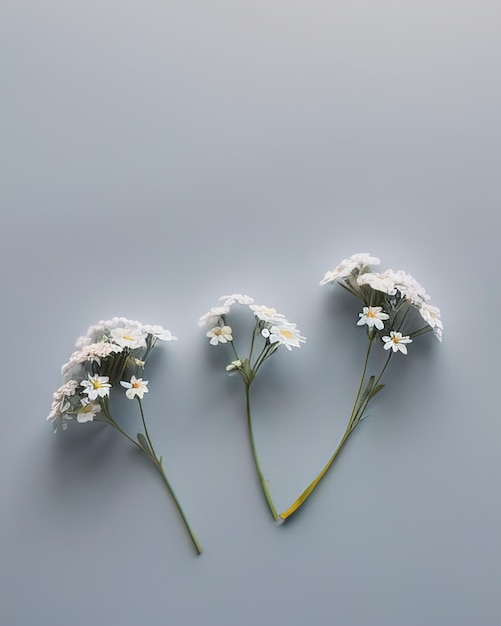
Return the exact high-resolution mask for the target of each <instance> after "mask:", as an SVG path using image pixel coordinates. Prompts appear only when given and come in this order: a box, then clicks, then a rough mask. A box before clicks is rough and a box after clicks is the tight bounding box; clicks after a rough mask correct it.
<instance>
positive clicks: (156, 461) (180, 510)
mask: <svg viewBox="0 0 501 626" xmlns="http://www.w3.org/2000/svg"><path fill="white" fill-rule="evenodd" d="M136 397H137V396H136ZM137 400H138V403H139V409H140V411H141V420H142V422H143V427H144V434H145V435H146V440H147V441H148V445H149V446H150V449H151V454H149V453H148V451H147V450H145V449H144V448H143V446H141V445H140V444H139V442H137V441H136V440H134V439H132V437H130V436H129V435H128V434H127V433H126V432H125V430H123V428H121V427H120V426H119V425H118V424H117V423H116V422H115V420H114V419H113V418H112V416H111V413H110V411H109V408H108V403H107V402H106V401H103V402H102V403H101V406H102V408H103V413H104V414H105V415H106V419H105V420H103V419H96V420H94V421H98V422H104V423H106V424H110V426H113V428H115V429H116V430H118V432H119V433H121V434H122V435H123V436H124V437H125V438H126V439H128V440H129V441H130V442H131V443H133V444H134V445H135V446H136V447H137V448H139V450H141V452H142V453H143V454H144V455H145V456H146V457H147V458H148V459H149V460H150V461H151V462H152V463H153V465H154V466H155V467H156V468H157V470H158V472H159V473H160V476H161V477H162V480H163V482H164V484H165V486H166V487H167V490H168V492H169V494H170V496H171V498H172V500H173V501H174V504H175V505H176V508H177V510H178V513H179V515H180V517H181V519H182V521H183V523H184V526H185V528H186V530H187V532H188V534H189V536H190V539H191V541H192V543H193V546H194V547H195V550H196V551H197V554H202V552H203V548H202V546H201V544H200V542H199V541H198V539H197V537H196V535H195V533H194V532H193V530H192V528H191V526H190V523H189V522H188V518H187V517H186V514H185V512H184V510H183V508H182V506H181V503H180V502H179V500H178V499H177V496H176V493H175V492H174V489H173V488H172V485H171V484H170V482H169V480H168V478H167V475H166V474H165V471H164V468H163V467H162V458H158V457H157V455H156V453H155V450H154V448H153V444H152V443H151V439H150V435H149V433H148V428H147V426H146V420H145V418H144V412H143V406H142V403H141V400H140V398H137Z"/></svg>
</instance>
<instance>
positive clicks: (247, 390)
mask: <svg viewBox="0 0 501 626" xmlns="http://www.w3.org/2000/svg"><path fill="white" fill-rule="evenodd" d="M245 404H246V410H247V424H248V426H249V439H250V444H251V449H252V456H253V458H254V465H255V466H256V471H257V475H258V477H259V482H260V483H261V488H262V490H263V494H264V497H265V498H266V502H267V504H268V507H269V509H270V511H271V514H272V516H273V519H274V520H275V522H278V521H279V520H280V517H279V516H278V513H277V510H276V509H275V505H274V504H273V500H272V498H271V494H270V490H269V489H268V484H267V482H266V479H265V477H264V474H263V471H262V469H261V464H260V463H259V458H258V455H257V449H256V443H255V441H254V432H253V429H252V417H251V409H250V384H248V383H246V384H245Z"/></svg>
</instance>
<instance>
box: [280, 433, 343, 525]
mask: <svg viewBox="0 0 501 626" xmlns="http://www.w3.org/2000/svg"><path fill="white" fill-rule="evenodd" d="M352 432H353V429H351V428H350V425H348V427H347V428H346V430H345V432H344V435H343V437H342V438H341V441H340V442H339V444H338V446H337V448H336V449H335V450H334V454H333V455H332V456H331V458H330V459H329V460H328V461H327V463H326V464H325V466H324V468H323V469H322V471H321V472H320V474H319V475H318V476H317V477H316V478H315V480H314V481H313V482H311V483H310V484H309V485H308V487H306V489H305V490H304V491H303V493H302V494H301V495H300V496H299V498H297V499H296V500H295V501H294V502H293V503H292V504H291V505H290V507H289V508H288V509H287V510H286V511H284V512H283V513H280V518H281V519H283V520H286V519H287V518H288V517H290V516H291V515H292V514H293V513H295V512H296V511H297V510H298V509H299V507H300V506H301V505H302V504H303V502H304V501H305V500H306V499H307V498H308V496H309V495H310V494H311V493H312V492H313V490H314V489H315V488H316V486H317V485H318V483H319V482H320V481H321V480H322V478H323V477H324V476H325V474H326V473H327V470H328V469H329V468H330V466H331V465H332V464H333V463H334V461H335V460H336V457H337V455H338V454H339V453H340V452H341V449H342V448H343V446H344V444H345V443H346V441H347V440H348V437H349V436H350V435H351V433H352Z"/></svg>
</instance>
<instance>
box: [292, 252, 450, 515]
mask: <svg viewBox="0 0 501 626" xmlns="http://www.w3.org/2000/svg"><path fill="white" fill-rule="evenodd" d="M379 263H380V261H379V259H378V258H377V257H372V256H370V255H369V254H366V253H362V254H355V255H353V256H352V257H350V258H349V259H345V260H343V261H342V262H341V263H340V264H339V265H338V266H337V267H336V268H335V269H334V270H331V271H329V272H327V273H326V274H325V276H324V278H323V279H322V280H321V282H320V284H321V285H324V284H327V283H331V282H337V283H338V284H339V285H340V286H341V287H343V288H344V289H346V290H347V291H348V292H349V293H351V294H352V295H354V296H355V297H356V298H358V299H359V300H361V301H362V303H363V305H364V306H363V308H362V312H361V313H359V320H358V322H357V326H366V329H367V337H368V339H369V345H368V348H367V352H366V356H365V361H364V366H363V371H362V376H361V379H360V384H359V386H358V391H357V394H356V396H355V402H354V404H353V409H352V411H351V414H350V418H349V420H348V424H347V426H346V430H345V432H344V434H343V436H342V438H341V440H340V442H339V443H338V445H337V447H336V449H335V450H334V452H333V454H332V456H331V457H330V458H329V460H328V461H327V463H326V464H325V465H324V467H323V468H322V470H321V471H320V473H319V474H318V476H317V477H316V478H315V479H314V480H313V481H312V482H311V483H310V484H309V485H308V486H307V487H306V489H305V490H304V491H303V492H302V493H301V494H300V496H299V497H298V498H297V499H296V500H295V501H294V502H293V503H292V504H291V505H290V506H289V508H288V509H286V510H285V511H284V512H283V513H281V514H280V518H281V519H282V520H287V519H288V518H289V517H291V515H293V514H294V513H296V511H298V509H299V508H300V507H301V506H302V505H303V504H304V502H305V501H306V500H307V499H308V498H309V497H310V495H311V494H312V493H313V491H314V490H315V489H316V488H317V486H318V485H319V483H320V482H321V480H322V478H323V477H324V476H325V475H326V474H327V472H328V470H329V469H330V468H331V467H332V465H333V463H334V461H335V460H336V458H337V457H338V455H339V453H340V452H341V450H342V449H343V447H344V444H345V443H346V442H347V441H348V439H349V437H350V435H351V434H352V433H353V431H354V430H355V429H356V427H357V426H358V424H359V423H360V422H361V420H362V419H363V416H364V412H365V410H366V408H367V406H368V404H369V402H370V401H371V399H372V398H373V397H374V396H375V395H376V394H377V393H378V392H379V391H380V390H381V389H383V387H384V385H382V384H381V383H380V381H381V379H382V377H383V374H384V373H385V371H386V368H387V367H388V364H389V362H390V359H391V357H392V355H393V354H395V353H400V354H403V355H406V354H407V346H408V345H409V344H411V343H412V341H413V339H414V338H415V337H418V336H419V335H421V334H423V333H425V332H428V331H433V333H434V334H435V336H436V337H437V338H438V339H439V340H440V341H441V340H442V331H443V324H442V321H441V318H440V310H439V309H438V308H437V307H435V306H432V305H430V304H429V302H428V300H429V296H428V295H427V294H426V292H425V290H424V288H423V287H422V286H421V285H420V284H419V283H418V282H417V281H416V280H415V279H414V278H413V277H412V276H410V275H409V274H406V273H405V272H404V271H402V270H398V271H397V272H394V271H393V270H386V271H385V272H383V273H380V274H378V273H375V272H373V271H372V269H371V267H370V266H371V265H379ZM423 320H424V321H425V326H423V325H422V322H423ZM390 329H391V330H390ZM404 332H407V333H408V334H404ZM377 338H379V339H381V340H382V341H383V344H384V345H383V346H382V347H383V349H384V350H386V351H388V357H387V358H386V361H385V363H384V365H383V367H382V369H381V371H380V372H379V374H378V376H377V377H376V376H375V375H371V376H370V377H369V378H368V380H367V369H368V364H369V357H370V354H371V350H372V348H373V345H374V342H375V340H376V339H377Z"/></svg>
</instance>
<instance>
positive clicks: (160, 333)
mask: <svg viewBox="0 0 501 626" xmlns="http://www.w3.org/2000/svg"><path fill="white" fill-rule="evenodd" d="M142 330H143V332H145V333H148V334H149V335H153V336H154V337H156V338H157V339H160V341H177V337H174V335H173V334H172V333H171V332H170V330H167V329H165V328H164V327H163V326H159V325H158V324H155V325H153V326H152V325H151V324H144V325H143V327H142Z"/></svg>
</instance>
